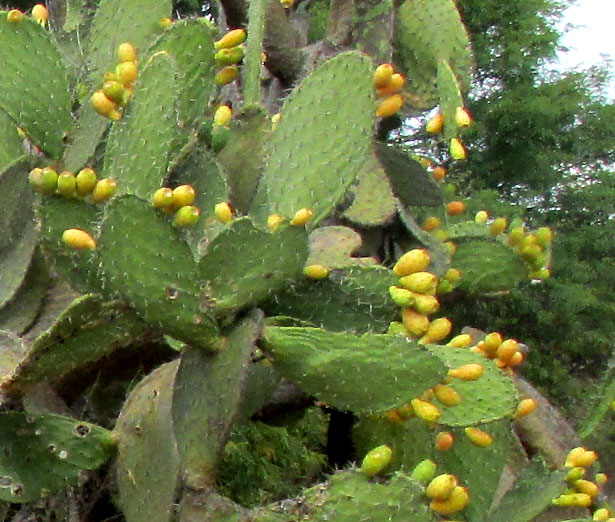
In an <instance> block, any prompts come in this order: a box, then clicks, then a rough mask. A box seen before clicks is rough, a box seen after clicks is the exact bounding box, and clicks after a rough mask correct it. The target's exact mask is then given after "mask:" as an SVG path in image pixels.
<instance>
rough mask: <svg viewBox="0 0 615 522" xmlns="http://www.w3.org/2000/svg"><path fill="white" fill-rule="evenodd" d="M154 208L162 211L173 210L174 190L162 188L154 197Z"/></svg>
mask: <svg viewBox="0 0 615 522" xmlns="http://www.w3.org/2000/svg"><path fill="white" fill-rule="evenodd" d="M152 206H153V207H154V208H159V209H161V210H167V209H171V208H173V189H172V188H169V187H161V188H159V189H158V190H157V191H156V192H154V195H153V196H152Z"/></svg>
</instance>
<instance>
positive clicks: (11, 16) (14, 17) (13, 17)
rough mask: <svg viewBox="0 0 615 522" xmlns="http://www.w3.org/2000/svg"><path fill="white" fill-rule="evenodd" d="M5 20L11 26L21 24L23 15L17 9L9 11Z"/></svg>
mask: <svg viewBox="0 0 615 522" xmlns="http://www.w3.org/2000/svg"><path fill="white" fill-rule="evenodd" d="M6 19H7V20H8V21H9V22H10V23H12V24H15V23H18V22H21V20H22V19H23V13H22V12H21V11H20V10H19V9H11V10H10V11H9V12H8V13H6Z"/></svg>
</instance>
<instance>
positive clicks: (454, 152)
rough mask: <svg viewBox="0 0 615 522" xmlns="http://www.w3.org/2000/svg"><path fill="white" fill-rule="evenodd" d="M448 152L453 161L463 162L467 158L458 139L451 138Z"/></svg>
mask: <svg viewBox="0 0 615 522" xmlns="http://www.w3.org/2000/svg"><path fill="white" fill-rule="evenodd" d="M449 151H450V153H451V157H452V158H453V159H455V160H464V159H466V158H467V156H468V153H467V152H466V148H465V145H464V144H463V142H462V141H461V140H460V139H459V138H451V143H450V146H449Z"/></svg>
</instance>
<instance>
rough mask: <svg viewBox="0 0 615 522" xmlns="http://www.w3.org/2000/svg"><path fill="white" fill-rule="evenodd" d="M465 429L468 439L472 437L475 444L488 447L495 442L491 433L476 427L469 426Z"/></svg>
mask: <svg viewBox="0 0 615 522" xmlns="http://www.w3.org/2000/svg"><path fill="white" fill-rule="evenodd" d="M464 431H465V433H466V435H467V437H468V439H470V442H472V444H474V445H475V446H480V447H481V448H486V447H488V446H491V444H492V443H493V438H492V437H491V435H489V434H488V433H487V432H485V431H483V430H479V429H478V428H474V427H467V428H465V430H464Z"/></svg>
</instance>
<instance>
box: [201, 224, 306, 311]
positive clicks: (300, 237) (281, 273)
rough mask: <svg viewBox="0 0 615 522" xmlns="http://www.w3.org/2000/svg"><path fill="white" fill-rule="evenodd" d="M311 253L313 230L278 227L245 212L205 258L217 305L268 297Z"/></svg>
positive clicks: (203, 275) (206, 274) (203, 274)
mask: <svg viewBox="0 0 615 522" xmlns="http://www.w3.org/2000/svg"><path fill="white" fill-rule="evenodd" d="M306 258H307V233H306V231H305V228H303V227H293V226H287V227H285V228H281V229H279V230H277V231H275V232H265V231H262V230H259V229H257V228H255V227H254V225H253V224H252V222H251V221H250V219H249V218H240V219H237V220H235V221H233V222H232V224H231V225H230V226H229V227H228V228H227V229H226V230H224V231H223V232H221V233H220V234H219V235H218V236H217V237H216V238H215V239H214V240H213V241H212V242H211V243H210V244H209V247H208V249H207V252H206V253H205V255H204V256H203V257H202V258H201V260H200V261H199V276H200V279H201V280H204V281H206V283H205V285H206V287H207V296H208V298H210V301H211V307H212V308H214V309H217V310H219V311H223V310H228V309H233V308H240V307H244V306H247V305H251V304H255V303H257V302H259V301H261V300H263V299H265V298H266V297H267V296H268V295H269V294H271V293H272V292H274V291H276V290H278V289H280V288H282V287H284V286H285V285H286V284H287V283H288V282H290V281H292V280H293V279H296V278H297V277H299V275H300V274H301V270H302V269H303V265H304V264H305V260H306Z"/></svg>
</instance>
